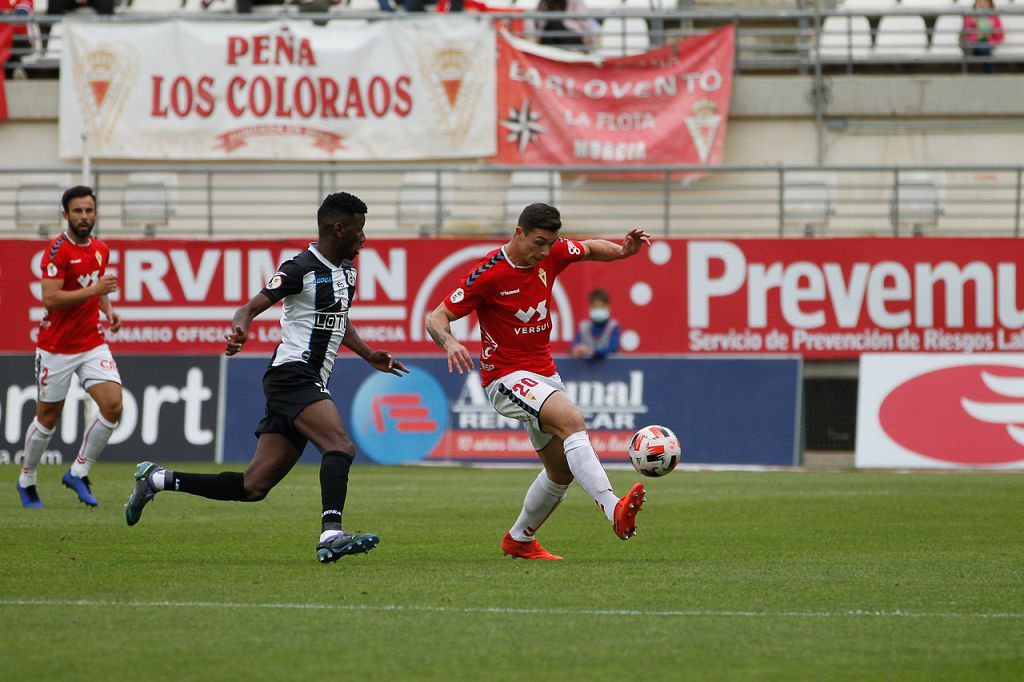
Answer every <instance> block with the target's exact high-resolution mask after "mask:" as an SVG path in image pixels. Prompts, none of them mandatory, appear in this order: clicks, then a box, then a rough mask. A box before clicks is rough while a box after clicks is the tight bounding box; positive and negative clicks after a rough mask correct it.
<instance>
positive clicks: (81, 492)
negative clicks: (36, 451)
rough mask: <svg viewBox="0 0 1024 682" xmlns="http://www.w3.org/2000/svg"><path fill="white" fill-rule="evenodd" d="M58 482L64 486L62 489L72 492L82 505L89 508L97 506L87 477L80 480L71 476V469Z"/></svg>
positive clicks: (97, 502)
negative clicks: (68, 489)
mask: <svg viewBox="0 0 1024 682" xmlns="http://www.w3.org/2000/svg"><path fill="white" fill-rule="evenodd" d="M60 482H61V483H63V484H64V487H66V488H71V489H72V490H74V491H75V494H76V495H78V499H80V500H81V501H82V502H83V503H85V504H87V505H89V506H90V507H98V506H99V504H100V502H99V500H97V499H96V497H95V496H94V495H93V494H92V484H90V483H89V477H88V476H82V477H81V478H79V477H78V476H72V475H71V469H68V470H67V471H65V472H64V477H63V478H61V479H60Z"/></svg>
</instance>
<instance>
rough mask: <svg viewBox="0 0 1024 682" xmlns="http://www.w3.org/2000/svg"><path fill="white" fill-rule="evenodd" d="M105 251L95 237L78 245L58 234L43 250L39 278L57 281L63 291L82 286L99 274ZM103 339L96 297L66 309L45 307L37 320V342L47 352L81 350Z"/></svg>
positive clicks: (105, 262) (104, 263) (105, 257)
mask: <svg viewBox="0 0 1024 682" xmlns="http://www.w3.org/2000/svg"><path fill="white" fill-rule="evenodd" d="M109 254H110V250H109V249H108V248H107V245H106V244H104V243H103V242H101V241H100V240H98V239H90V240H89V243H88V244H86V245H85V246H78V245H77V244H75V243H74V242H73V241H71V238H70V237H68V236H67V234H61V235H60V236H59V237H57V238H56V239H54V240H53V241H52V242H50V246H49V247H48V248H47V249H46V251H44V252H43V260H42V268H43V279H58V280H60V281H61V282H62V283H63V286H62V287H61V289H63V290H64V291H75V290H76V289H85V288H86V287H89V286H92V285H93V284H95V283H96V282H98V281H99V278H100V277H102V276H103V273H104V271H106V269H107V260H108V257H109ZM103 342H104V341H103V336H102V335H101V334H100V297H99V296H93V297H92V298H88V299H86V300H84V301H82V302H81V303H79V304H78V305H73V306H69V307H67V308H54V309H53V310H47V311H46V314H45V315H43V321H42V322H40V323H39V342H38V343H37V345H38V346H39V347H40V348H42V349H43V350H45V351H48V352H50V353H61V354H63V355H70V354H72V353H84V352H85V351H87V350H92V349H93V348H95V347H96V346H99V345H100V344H102V343H103Z"/></svg>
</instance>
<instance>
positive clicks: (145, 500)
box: [124, 462, 160, 526]
mask: <svg viewBox="0 0 1024 682" xmlns="http://www.w3.org/2000/svg"><path fill="white" fill-rule="evenodd" d="M156 471H160V467H158V466H157V465H155V464H153V463H152V462H140V463H139V466H137V467H135V490H133V491H132V494H131V495H129V496H128V501H127V502H125V505H124V520H125V521H127V522H128V525H129V526H134V525H135V524H136V523H138V522H139V519H141V518H142V508H143V507H145V506H146V505H147V504H149V501H150V500H152V499H153V498H154V497H156V494H157V493H158V492H160V491H159V490H157V489H156V488H154V487H153V481H152V474H153V473H154V472H156Z"/></svg>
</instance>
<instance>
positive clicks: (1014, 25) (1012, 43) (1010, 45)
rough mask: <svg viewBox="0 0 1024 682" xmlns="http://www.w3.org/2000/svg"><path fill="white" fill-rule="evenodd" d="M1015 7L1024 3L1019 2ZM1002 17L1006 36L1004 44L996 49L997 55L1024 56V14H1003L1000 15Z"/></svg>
mask: <svg viewBox="0 0 1024 682" xmlns="http://www.w3.org/2000/svg"><path fill="white" fill-rule="evenodd" d="M1014 7H1024V5H1022V4H1020V3H1018V4H1016V5H1014ZM1000 18H1001V19H1002V21H1003V31H1004V32H1005V34H1006V38H1005V39H1004V41H1003V44H1002V45H1000V46H999V47H998V48H997V49H996V56H997V57H1022V56H1024V14H1013V15H1011V14H1003V15H1000Z"/></svg>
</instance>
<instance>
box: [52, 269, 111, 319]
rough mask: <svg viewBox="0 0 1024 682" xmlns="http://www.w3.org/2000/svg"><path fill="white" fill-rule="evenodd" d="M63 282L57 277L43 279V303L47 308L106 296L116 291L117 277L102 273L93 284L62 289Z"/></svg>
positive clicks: (64, 306)
mask: <svg viewBox="0 0 1024 682" xmlns="http://www.w3.org/2000/svg"><path fill="white" fill-rule="evenodd" d="M63 286H64V282H62V281H61V280H59V279H44V280H43V305H44V306H46V307H47V308H48V309H50V310H53V309H54V308H70V307H71V306H73V305H78V304H79V303H81V302H82V301H85V300H87V299H90V298H92V297H93V296H106V295H107V294H112V293H114V292H115V291H117V277H115V276H114V275H103V276H102V277H100V278H99V279H98V280H96V283H95V284H91V285H89V286H87V287H85V288H84V289H75V290H74V291H64V289H63V288H62V287H63Z"/></svg>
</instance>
